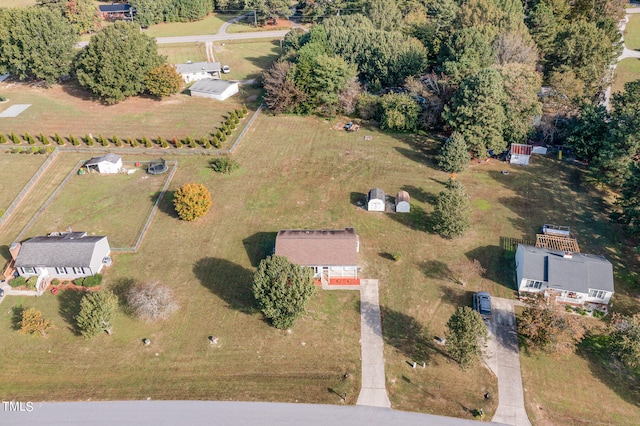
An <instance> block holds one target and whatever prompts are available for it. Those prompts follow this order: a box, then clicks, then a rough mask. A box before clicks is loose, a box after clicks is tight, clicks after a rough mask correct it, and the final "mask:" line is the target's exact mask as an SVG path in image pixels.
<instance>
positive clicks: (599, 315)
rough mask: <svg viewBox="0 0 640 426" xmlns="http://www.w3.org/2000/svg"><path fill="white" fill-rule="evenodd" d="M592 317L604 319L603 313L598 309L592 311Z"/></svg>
mask: <svg viewBox="0 0 640 426" xmlns="http://www.w3.org/2000/svg"><path fill="white" fill-rule="evenodd" d="M592 315H593V317H594V318H602V317H604V312H602V311H601V310H600V309H594V310H593V314H592Z"/></svg>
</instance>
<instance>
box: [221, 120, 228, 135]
mask: <svg viewBox="0 0 640 426" xmlns="http://www.w3.org/2000/svg"><path fill="white" fill-rule="evenodd" d="M220 132H222V134H226V133H227V123H226V122H224V123H222V125H221V126H220Z"/></svg>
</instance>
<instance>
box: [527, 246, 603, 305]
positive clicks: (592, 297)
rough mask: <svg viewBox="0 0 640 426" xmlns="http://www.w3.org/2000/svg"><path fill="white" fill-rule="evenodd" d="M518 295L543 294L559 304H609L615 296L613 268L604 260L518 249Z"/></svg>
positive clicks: (576, 254)
mask: <svg viewBox="0 0 640 426" xmlns="http://www.w3.org/2000/svg"><path fill="white" fill-rule="evenodd" d="M516 277H517V278H516V279H517V284H518V291H520V292H529V293H543V294H546V295H548V296H552V297H555V298H556V301H558V302H562V303H570V304H575V305H583V304H584V303H599V304H608V303H609V300H610V299H611V296H613V293H614V289H613V266H612V265H611V262H609V261H608V260H607V259H606V258H604V257H603V256H598V255H594V254H584V253H570V252H563V251H560V250H552V249H546V248H540V247H533V246H526V245H518V249H517V250H516Z"/></svg>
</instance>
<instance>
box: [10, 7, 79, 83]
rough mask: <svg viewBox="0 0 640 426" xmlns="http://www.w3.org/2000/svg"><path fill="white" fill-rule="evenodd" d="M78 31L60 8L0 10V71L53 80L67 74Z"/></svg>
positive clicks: (52, 81) (29, 77) (22, 78)
mask: <svg viewBox="0 0 640 426" xmlns="http://www.w3.org/2000/svg"><path fill="white" fill-rule="evenodd" d="M76 40H77V34H76V33H75V31H74V30H73V28H72V27H71V26H70V25H69V22H68V21H67V20H66V19H65V18H64V17H63V16H62V15H61V14H60V12H59V11H55V10H50V9H48V8H42V7H29V8H23V9H3V10H0V74H2V73H5V72H10V73H11V74H13V75H14V76H16V77H18V78H19V79H20V80H25V79H37V80H44V81H46V82H47V83H48V84H53V83H54V82H55V81H56V79H57V78H59V77H61V76H65V75H69V72H70V71H71V61H72V58H73V54H74V49H73V45H74V44H75V42H76Z"/></svg>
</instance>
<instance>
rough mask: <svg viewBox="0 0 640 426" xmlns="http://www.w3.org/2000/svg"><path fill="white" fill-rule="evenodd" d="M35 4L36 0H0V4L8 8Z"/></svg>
mask: <svg viewBox="0 0 640 426" xmlns="http://www.w3.org/2000/svg"><path fill="white" fill-rule="evenodd" d="M35 4H36V0H2V4H1V5H0V6H2V7H6V8H10V7H27V6H34V5H35Z"/></svg>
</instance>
